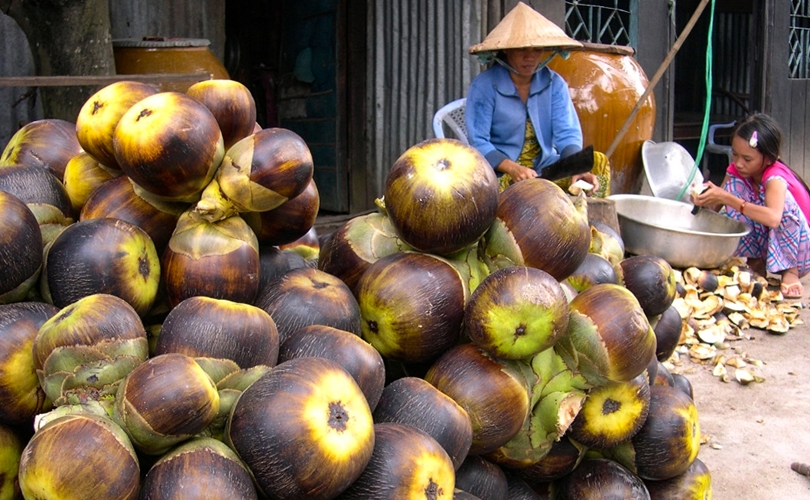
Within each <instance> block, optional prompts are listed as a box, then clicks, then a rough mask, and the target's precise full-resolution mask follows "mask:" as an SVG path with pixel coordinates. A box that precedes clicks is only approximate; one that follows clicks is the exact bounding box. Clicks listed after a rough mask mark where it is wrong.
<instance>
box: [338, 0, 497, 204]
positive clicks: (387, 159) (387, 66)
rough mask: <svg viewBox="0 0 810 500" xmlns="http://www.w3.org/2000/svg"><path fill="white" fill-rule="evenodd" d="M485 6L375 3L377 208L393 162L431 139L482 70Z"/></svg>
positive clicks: (371, 140) (370, 137)
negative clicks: (442, 111) (441, 114)
mask: <svg viewBox="0 0 810 500" xmlns="http://www.w3.org/2000/svg"><path fill="white" fill-rule="evenodd" d="M481 22H482V5H481V3H480V2H471V1H468V0H446V1H443V2H437V1H435V0H390V1H382V0H377V1H373V2H370V3H369V5H368V31H367V36H368V43H367V45H368V52H367V61H368V62H367V71H368V81H367V87H366V88H367V95H366V106H367V109H368V113H367V117H368V118H367V119H368V122H367V126H366V129H367V130H366V134H367V145H366V147H367V155H366V158H367V178H366V183H367V192H366V198H365V200H354V203H353V206H354V207H356V208H360V207H361V206H362V207H363V208H371V207H373V206H374V205H373V203H374V198H377V197H380V196H381V195H382V194H383V188H384V183H385V177H386V175H387V172H388V170H389V169H390V167H391V165H392V164H393V162H394V161H396V159H397V158H398V157H399V156H400V155H401V154H402V153H403V152H404V151H405V150H406V149H407V148H408V147H410V146H412V145H414V144H416V143H417V142H420V141H422V140H425V139H427V138H429V137H432V136H433V133H432V125H431V123H432V119H433V115H434V113H435V112H436V110H438V109H439V108H440V107H441V106H443V105H444V104H446V103H448V102H450V101H452V100H454V99H458V98H460V97H463V96H464V95H465V94H466V92H467V88H468V87H469V84H470V82H471V81H472V79H473V77H474V76H475V75H476V74H477V73H478V71H479V69H478V64H477V62H476V60H475V58H474V57H472V56H471V55H469V54H468V52H467V49H468V48H469V47H470V46H471V45H473V44H475V43H477V42H478V41H479V40H480V26H481Z"/></svg>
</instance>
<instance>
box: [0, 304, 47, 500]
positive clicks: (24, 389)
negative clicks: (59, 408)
mask: <svg viewBox="0 0 810 500" xmlns="http://www.w3.org/2000/svg"><path fill="white" fill-rule="evenodd" d="M58 312H59V308H57V307H54V306H52V305H50V304H45V303H43V302H20V303H16V304H3V305H0V422H2V423H4V424H8V425H21V424H30V423H32V422H33V420H34V417H35V416H36V415H37V414H39V413H40V412H42V411H44V410H47V409H50V406H51V402H50V401H48V400H47V399H46V397H45V392H44V391H43V390H42V387H41V386H40V384H39V378H38V377H37V371H36V367H35V365H34V356H33V354H32V352H33V351H32V349H33V345H34V339H35V338H36V336H37V333H38V332H39V328H40V327H41V326H42V324H43V323H45V322H46V321H47V320H49V319H50V318H51V317H53V316H54V315H55V314H56V313H58ZM0 498H3V497H2V495H0Z"/></svg>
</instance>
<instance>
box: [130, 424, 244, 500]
mask: <svg viewBox="0 0 810 500" xmlns="http://www.w3.org/2000/svg"><path fill="white" fill-rule="evenodd" d="M140 498H142V499H144V500H164V499H165V500H168V499H177V500H182V499H186V500H192V499H204V498H228V499H230V500H254V499H257V498H258V495H257V493H256V488H255V487H254V486H253V478H252V476H251V475H250V471H249V470H248V469H247V467H246V466H245V464H244V463H242V461H241V460H240V459H239V457H238V456H237V455H236V453H234V451H233V450H231V449H230V448H228V446H227V445H225V444H224V443H222V442H221V441H218V440H216V439H213V438H206V437H198V438H192V439H190V440H189V441H187V442H185V443H182V444H180V445H178V446H177V447H175V448H173V449H172V450H170V451H168V452H166V453H165V454H164V455H163V456H161V457H160V459H158V461H157V462H155V463H154V465H152V467H150V468H149V471H148V472H147V473H146V476H145V477H144V480H143V485H142V487H141V493H140Z"/></svg>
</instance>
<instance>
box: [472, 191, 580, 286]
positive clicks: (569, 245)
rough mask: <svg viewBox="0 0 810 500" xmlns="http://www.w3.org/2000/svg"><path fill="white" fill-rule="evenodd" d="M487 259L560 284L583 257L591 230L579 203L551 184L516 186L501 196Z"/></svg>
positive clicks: (488, 238)
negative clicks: (535, 271) (539, 271)
mask: <svg viewBox="0 0 810 500" xmlns="http://www.w3.org/2000/svg"><path fill="white" fill-rule="evenodd" d="M484 239H485V240H486V253H487V255H489V256H490V258H491V259H492V260H493V261H494V262H496V263H499V262H500V263H502V264H501V265H509V263H510V262H511V263H512V264H517V265H522V266H528V267H536V268H538V269H542V270H543V271H546V272H547V273H549V274H550V275H552V276H554V278H556V279H557V280H558V281H562V280H564V279H565V278H567V277H568V276H570V275H571V273H573V272H574V270H576V268H577V267H579V265H580V264H581V263H582V261H583V259H585V256H586V255H587V253H588V249H589V248H590V242H591V230H590V226H589V225H588V216H587V204H586V202H585V201H584V198H580V199H578V200H577V204H576V205H575V204H574V202H572V201H571V199H570V198H569V197H568V195H567V194H565V192H564V191H563V190H562V188H560V187H559V186H557V185H556V184H554V183H553V182H551V181H548V180H545V179H540V178H535V179H527V182H517V183H515V184H512V185H511V186H509V187H508V188H506V189H505V190H504V191H503V192H502V193H501V195H500V201H499V203H498V211H497V216H496V218H495V221H494V222H493V223H492V226H491V227H490V229H489V231H488V232H487V234H486V235H485V236H484Z"/></svg>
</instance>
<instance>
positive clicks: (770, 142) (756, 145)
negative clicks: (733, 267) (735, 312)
mask: <svg viewBox="0 0 810 500" xmlns="http://www.w3.org/2000/svg"><path fill="white" fill-rule="evenodd" d="M781 143H782V131H781V130H780V129H779V125H777V123H776V122H775V121H774V120H773V118H771V117H770V116H767V115H764V114H755V115H753V116H751V117H749V118H748V119H746V120H745V121H743V122H742V123H740V124H739V125H738V126H737V128H736V130H735V131H734V137H733V139H732V141H731V150H732V157H733V159H734V163H732V164H731V165H729V166H728V169H726V176H725V179H724V180H723V187H722V188H720V187H718V186H716V185H714V184H712V183H711V182H707V183H706V184H705V185H704V187H705V188H706V189H705V190H704V191H703V192H702V193H701V194H693V196H692V200H693V202H694V203H695V205H698V206H705V207H712V208H713V209H716V210H717V209H719V210H720V211H721V212H724V213H725V214H726V215H728V216H729V217H731V218H734V219H737V220H739V221H742V222H745V223H746V224H747V225H748V226H749V227H750V228H751V232H750V233H748V234H747V235H746V236H745V237H743V238H742V239H741V240H740V244H739V246H738V247H737V250H736V253H735V255H737V256H739V257H746V258H747V261H748V264H749V266H751V269H753V270H754V271H755V272H757V273H759V274H760V275H762V276H766V271H769V272H771V273H773V274H779V275H781V276H782V283H781V291H782V295H783V296H784V297H785V298H788V299H797V298H801V297H802V294H803V293H804V288H803V287H802V284H801V282H800V281H799V279H800V278H801V277H803V276H804V275H806V274H807V273H808V272H809V271H810V228H808V223H807V221H808V216H810V194H808V190H807V187H806V185H805V184H804V182H803V181H802V180H801V178H799V176H798V175H796V173H794V172H793V170H791V169H790V168H789V167H788V166H787V165H785V164H784V163H782V162H780V161H779V149H780V147H781Z"/></svg>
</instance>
